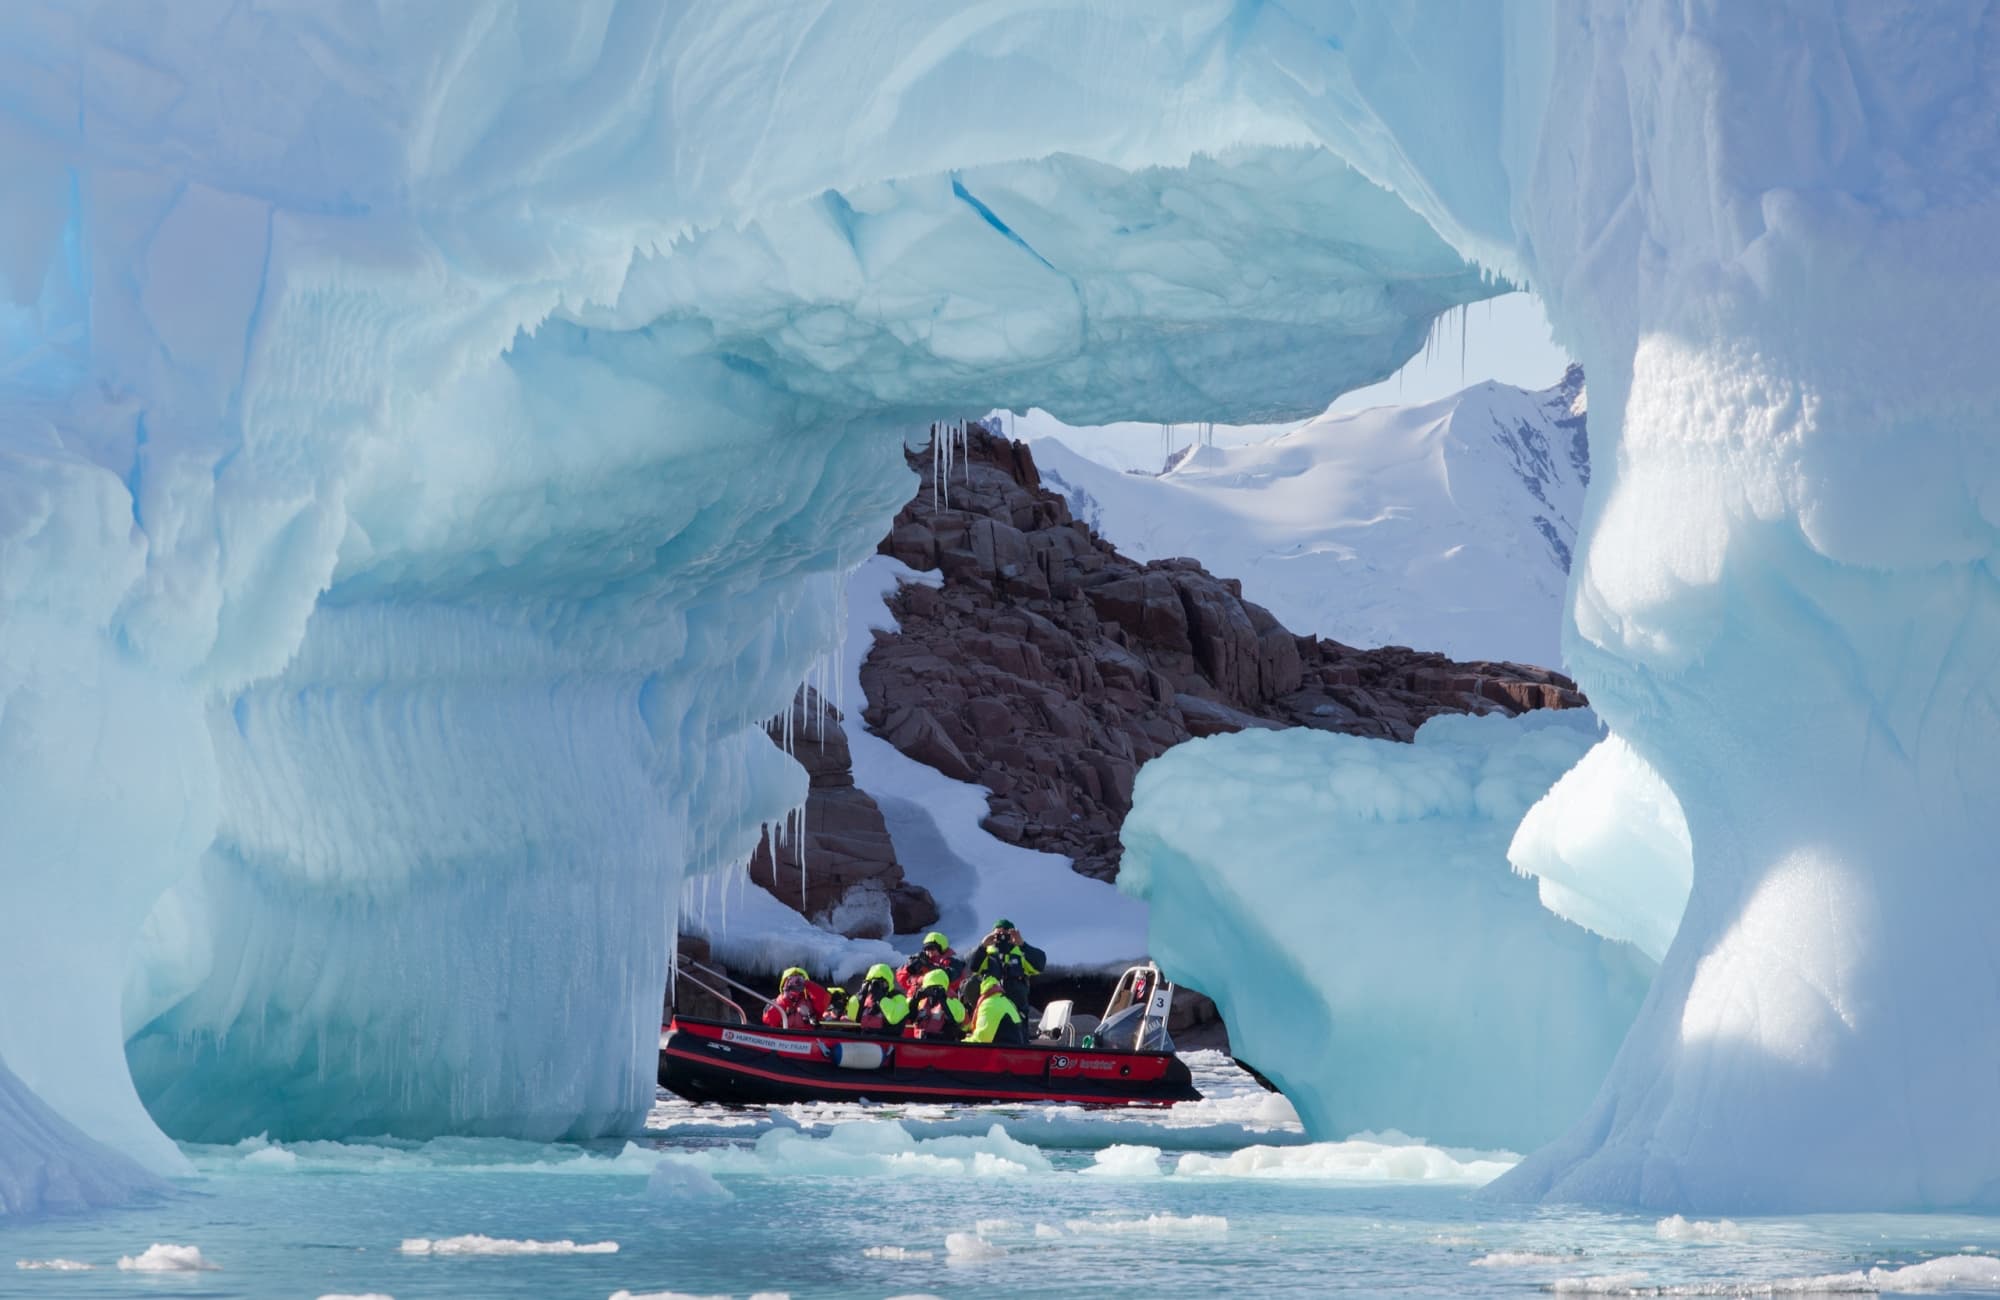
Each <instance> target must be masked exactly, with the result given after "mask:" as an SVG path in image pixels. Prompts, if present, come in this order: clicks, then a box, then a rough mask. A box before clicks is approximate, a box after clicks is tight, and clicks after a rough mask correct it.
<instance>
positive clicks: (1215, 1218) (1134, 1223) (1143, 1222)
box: [1069, 1214, 1229, 1237]
mask: <svg viewBox="0 0 2000 1300" xmlns="http://www.w3.org/2000/svg"><path fill="white" fill-rule="evenodd" d="M1069 1230H1070V1231H1071V1232H1073V1233H1075V1234H1076V1235H1077V1236H1079V1237H1088V1236H1091V1235H1092V1234H1103V1233H1111V1234H1114V1235H1118V1236H1142V1237H1216V1236H1221V1235H1222V1234H1223V1233H1226V1232H1228V1231H1229V1220H1228V1219H1225V1218H1223V1217H1222V1216H1221V1215H1219V1214H1190V1215H1185V1216H1183V1215H1178V1214H1149V1215H1147V1216H1146V1217H1145V1218H1143V1219H1071V1220H1070V1221H1069Z"/></svg>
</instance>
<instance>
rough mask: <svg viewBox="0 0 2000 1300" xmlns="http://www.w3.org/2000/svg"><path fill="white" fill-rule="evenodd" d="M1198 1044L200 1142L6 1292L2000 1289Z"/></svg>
mask: <svg viewBox="0 0 2000 1300" xmlns="http://www.w3.org/2000/svg"><path fill="white" fill-rule="evenodd" d="M1191 1059H1192V1061H1193V1063H1194V1064H1195V1066H1196V1068H1197V1076H1198V1081H1199V1083H1200V1085H1201V1086H1202V1088H1203V1090H1204V1091H1205V1092H1206V1093H1208V1095H1209V1099H1208V1100H1205V1101H1203V1102H1199V1103H1194V1104H1190V1105H1187V1106H1181V1107H1175V1108H1174V1109H1173V1110H1172V1111H1171V1112H1167V1113H1164V1114H1161V1113H1153V1114H1145V1113H1138V1112H1085V1111H1082V1110H1078V1109H1076V1108H1072V1107H1000V1108H946V1107H902V1108H896V1109H894V1110H873V1111H868V1112H863V1111H861V1110H859V1109H858V1108H855V1107H847V1106H800V1107H784V1108H771V1109H768V1110H767V1109H759V1110H753V1111H727V1110H723V1109H721V1108H717V1107H696V1106H691V1105H688V1104H686V1103H684V1102H681V1101H678V1100H676V1099H672V1098H663V1099H662V1100H661V1102H660V1104H659V1105H658V1106H656V1107H655V1109H654V1112H653V1115H652V1117H651V1119H650V1121H649V1123H648V1128H647V1134H646V1136H645V1138H644V1139H643V1140H640V1141H635V1142H633V1143H631V1144H626V1143H620V1142H612V1143H604V1144H597V1145H593V1146H588V1147H584V1146H541V1145H536V1144H530V1143H513V1142H502V1141H490V1140H462V1141H440V1142H430V1143H423V1144H411V1143H386V1142H385V1143H381V1144H374V1145H370V1144H361V1143H298V1144H291V1145H286V1146H274V1145H270V1144H267V1143H263V1142H255V1141H253V1142H248V1143H243V1144H240V1145H238V1146H234V1147H220V1148H218V1147H190V1148H189V1149H188V1150H189V1153H190V1155H191V1156H192V1157H193V1158H194V1160H195V1163H196V1165H197V1166H198V1168H200V1170H201V1171H202V1175H203V1176H202V1177H201V1178H200V1179H199V1180H195V1181H192V1182H190V1183H188V1184H187V1185H186V1186H185V1187H184V1188H183V1189H182V1190H180V1191H179V1192H177V1193H176V1194H175V1195H173V1196H172V1197H171V1198H169V1199H168V1200H166V1201H165V1202H164V1203H162V1204H159V1205H156V1206H151V1207H147V1208H143V1209H135V1210H128V1211H121V1212H118V1213H115V1214H105V1215H99V1216H94V1217H90V1218H86V1219H68V1220H52V1221H43V1222H40V1223H32V1224H26V1225H18V1224H17V1225H10V1226H6V1227H0V1295H7V1296H51V1297H97V1296H121V1297H129V1296H146V1297H167V1296H175V1297H181V1296H184V1297H222V1296H229V1297H238V1296H242V1297H289V1296H303V1297H308V1298H311V1297H317V1296H325V1295H364V1294H373V1295H385V1296H394V1297H397V1298H398V1300H416V1298H417V1297H441V1296H453V1297H465V1296H479V1297H488V1296H490V1297H529V1296H533V1297H568V1296H579V1297H594V1298H597V1300H602V1298H604V1297H609V1296H612V1295H614V1294H616V1293H618V1292H621V1291H624V1292H630V1293H632V1294H633V1295H634V1296H635V1297H636V1296H644V1295H649V1294H662V1293H679V1294H683V1295H729V1296H738V1297H740V1296H747V1295H751V1294H754V1293H759V1292H761V1293H766V1294H772V1293H784V1294H789V1295H791V1296H793V1297H798V1298H800V1300H804V1298H806V1297H850V1296H851V1297H867V1298H868V1300H883V1297H888V1296H906V1295H913V1294H930V1295H940V1296H962V1295H985V1294H992V1293H995V1292H999V1293H1004V1294H1006V1295H1008V1296H1021V1297H1030V1296H1070V1295H1078V1294H1090V1295H1092V1296H1126V1295H1132V1296H1141V1295H1143V1296H1156V1295H1159V1294H1160V1293H1163V1292H1168V1293H1174V1294H1179V1295H1188V1296H1207V1295H1219V1294H1229V1295H1232V1296H1266V1295H1273V1296H1275V1295H1305V1296H1309V1295H1320V1294H1326V1293H1329V1292H1335V1291H1345V1292H1353V1293H1363V1294H1399V1295H1454V1296H1456V1295H1471V1294H1511V1295H1535V1294H1539V1293H1544V1292H1551V1291H1554V1292H1565V1291H1571V1290H1578V1291H1596V1292H1600V1293H1612V1294H1661V1293H1663V1290H1662V1289H1665V1290H1664V1293H1666V1294H1769V1293H1771V1292H1772V1291H1780V1292H1787V1291H1788V1292H1794V1293H1813V1292H1817V1293H1822V1294H1852V1293H1866V1292H1870V1291H1881V1290H1914V1291H1924V1292H1928V1293H1931V1294H1939V1293H1945V1294H1951V1293H1959V1292H1975V1291H1983V1292H1986V1293H1996V1292H2000V1260H1995V1259H1992V1258H1988V1255H1989V1254H1990V1253H1992V1252H1996V1251H2000V1219H1988V1218H1965V1217H1944V1216H1928V1217H1926V1216H1902V1217H1896V1216H1877V1217H1867V1218H1858V1217H1857V1218H1807V1219H1788V1220H1742V1221H1740V1222H1736V1223H1727V1222H1695V1223H1687V1222H1683V1221H1680V1220H1672V1219H1670V1220H1664V1221H1662V1220H1659V1219H1657V1218H1654V1217H1641V1216H1632V1215H1611V1214H1599V1213H1592V1212H1585V1211H1578V1210H1571V1209H1559V1210H1550V1209H1539V1208H1526V1207H1510V1206H1496V1205H1490V1204H1487V1203H1485V1202H1483V1201H1479V1200H1476V1199H1474V1198H1473V1197H1472V1195H1471V1193H1472V1191H1473V1190H1474V1189H1475V1188H1476V1187H1477V1186H1478V1185H1479V1184H1480V1183H1482V1182H1484V1181H1485V1180H1487V1179H1489V1178H1491V1177H1492V1176H1494V1174H1496V1173H1498V1172H1499V1171H1500V1170H1501V1169H1502V1168H1504V1167H1505V1165H1506V1162H1507V1161H1508V1160H1509V1159H1511V1157H1508V1156H1505V1155H1504V1154H1492V1153H1479V1152H1445V1151H1437V1150H1432V1149H1430V1148H1426V1147H1423V1146H1420V1145H1416V1144H1411V1143H1408V1142H1407V1141H1404V1140H1401V1139H1396V1138H1394V1137H1393V1136H1392V1137H1390V1138H1388V1139H1385V1140H1383V1141H1379V1142H1378V1141H1370V1140H1358V1141H1350V1142H1345V1143H1332V1144H1320V1145H1308V1144H1306V1143H1305V1140H1304V1137H1303V1135H1302V1134H1301V1133H1300V1132H1299V1129H1298V1124H1297V1121H1296V1119H1294V1118H1293V1117H1292V1115H1291V1111H1290V1107H1288V1106H1287V1105H1285V1103H1284V1102H1283V1100H1282V1099H1280V1098H1277V1097H1274V1096H1271V1095H1269V1094H1266V1093H1264V1092H1262V1091H1261V1090H1260V1089H1258V1088H1257V1087H1256V1085H1255V1084H1254V1083H1253V1082H1251V1081H1250V1080H1249V1079H1248V1078H1247V1076H1244V1075H1242V1074H1241V1073H1240V1072H1237V1071H1236V1070H1235V1069H1234V1067H1232V1066H1230V1065H1229V1063H1228V1062H1227V1060H1226V1059H1225V1058H1222V1057H1220V1056H1216V1055H1214V1054H1212V1053H1201V1054H1196V1055H1195V1056H1194V1057H1193V1058H1191ZM996 1126H997V1127H996ZM156 1245H157V1246H158V1247H160V1249H151V1248H152V1247H154V1246H156ZM121 1260H122V1261H124V1263H125V1264H126V1267H123V1268H121V1267H120V1263H121ZM16 1261H19V1262H20V1264H40V1265H57V1264H59V1263H62V1264H70V1265H89V1266H90V1267H89V1268H88V1269H79V1268H64V1267H38V1268H24V1267H20V1266H19V1265H18V1264H17V1263H16ZM196 1266H206V1267H196Z"/></svg>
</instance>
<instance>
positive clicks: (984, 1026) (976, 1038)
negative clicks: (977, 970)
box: [965, 975, 1028, 1047]
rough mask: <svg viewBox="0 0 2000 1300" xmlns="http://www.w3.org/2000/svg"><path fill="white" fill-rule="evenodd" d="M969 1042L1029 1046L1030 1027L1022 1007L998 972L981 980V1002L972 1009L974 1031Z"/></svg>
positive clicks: (1004, 1045) (968, 1039) (997, 1045)
mask: <svg viewBox="0 0 2000 1300" xmlns="http://www.w3.org/2000/svg"><path fill="white" fill-rule="evenodd" d="M965 1041H966V1042H968V1043H992V1044H993V1045H995V1046H996V1047H1025V1046H1027V1043H1028V1031H1027V1028H1026V1027H1025V1026H1024V1025H1023V1024H1022V1023H1021V1009H1020V1008H1019V1007H1017V1006H1015V1005H1014V999H1012V998H1010V997H1008V996H1007V986H1006V985H1005V984H1003V983H1002V982H1001V981H1000V978H999V977H998V976H997V975H988V976H985V977H984V978H982V979H981V980H980V981H979V1005H978V1006H976V1007H974V1008H973V1009H972V1035H971V1037H969V1038H967V1039H966V1040H965Z"/></svg>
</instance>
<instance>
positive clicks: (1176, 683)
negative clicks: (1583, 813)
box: [779, 426, 1584, 901]
mask: <svg viewBox="0 0 2000 1300" xmlns="http://www.w3.org/2000/svg"><path fill="white" fill-rule="evenodd" d="M910 462H911V466H912V468H914V469H915V470H917V471H918V473H919V474H920V475H921V476H922V478H923V483H922V485H921V486H920V488H919V489H918V492H917V494H916V496H915V498H914V499H912V500H911V502H910V503H909V504H908V505H907V506H905V507H904V509H903V511H902V512H901V513H900V514H899V515H898V516H897V517H896V521H895V524H894V527H893V528H892V530H891V532H890V534H889V536H888V538H887V539H886V540H884V542H883V543H882V546H881V549H882V550H883V551H884V552H886V553H888V554H890V555H893V556H895V557H896V558H898V559H900V560H902V561H903V562H904V563H906V564H909V565H910V566H911V567H913V568H917V569H935V570H940V571H941V572H942V573H943V575H944V583H943V585H942V587H941V588H931V587H926V586H918V585H910V586H906V587H904V588H903V589H902V590H901V592H900V593H899V594H898V596H897V597H896V599H895V613H896V616H897V619H898V621H899V622H900V624H901V631H900V633H899V634H895V635H888V634H882V633H878V634H877V639H876V643H875V648H874V650H873V651H872V652H871V653H870V655H869V656H868V659H867V661H866V662H865V663H864V664H863V665H862V669H861V682H862V686H863V688H864V689H865V691H866V693H867V697H868V703H867V706H866V708H865V709H864V710H863V714H862V716H863V718H864V720H865V721H866V722H867V724H868V725H869V727H870V728H871V729H872V730H874V731H876V732H877V733H879V734H880V735H882V736H884V737H885V738H887V739H888V740H889V741H890V743H892V744H894V745H895V746H896V747H897V748H898V749H900V750H902V751H903V752H904V753H906V754H908V755H910V756H911V757H912V758H915V759H917V760H918V761H920V762H923V763H927V764H929V765H930V766H932V767H935V768H937V769H938V770H939V771H942V772H944V773H946V774H947V775H949V776H953V777H956V778H958V779H960V780H968V781H977V782H979V783H980V784H982V785H984V786H986V788H987V789H988V790H989V791H991V797H990V800H989V809H990V812H989V815H988V816H987V818H986V822H985V825H986V827H987V829H988V830H990V831H992V832H993V833H994V834H995V835H998V836H999V837H1001V838H1003V839H1006V840H1009V841H1012V842H1015V843H1019V844H1024V845H1027V846H1029V847H1032V848H1037V849H1045V850H1048V851H1051V852H1056V853H1062V854H1065V855H1067V856H1068V857H1070V858H1071V859H1072V860H1073V861H1074V863H1075V865H1076V869H1077V870H1078V871H1081V872H1083V873H1084V874H1086V875H1090V876H1096V877H1098V878H1101V879H1109V878H1111V877H1113V876H1115V875H1116V873H1117V868H1118V856H1119V844H1118V829H1119V826H1120V824H1121V823H1122V821H1123V820H1124V816H1125V813H1126V812H1127V810H1129V808H1130V807H1131V800H1132V781H1133V778H1134V777H1135V776H1136V775H1137V773H1138V770H1139V767H1140V765H1141V764H1143V763H1145V762H1146V761H1147V760H1149V759H1151V758H1154V757H1156V756H1157V755H1159V754H1161V753H1163V752H1165V751H1166V750H1167V749H1168V748H1170V747H1172V746H1173V745H1176V744H1178V743H1180V742H1181V741H1183V740H1187V739H1189V738H1191V737H1195V736H1209V735H1216V734H1218V733H1221V732H1229V731H1239V730H1242V729H1244V728H1247V727H1294V726H1299V727H1315V728H1318V729H1320V730H1325V731H1338V732H1347V733H1351V734H1355V735H1365V736H1377V737H1381V738H1384V739H1390V740H1403V741H1407V740H1410V739H1412V738H1413V737H1414V736H1415V734H1416V729H1417V728H1418V727H1419V726H1420V725H1422V723H1423V722H1424V721H1425V720H1426V719H1428V718H1430V717H1432V716H1434V715H1436V714H1438V713H1444V712H1468V713H1486V712H1491V711H1495V710H1499V711H1502V712H1506V713H1518V712H1522V711H1524V710H1527V709H1533V708H1571V707H1576V706H1579V705H1582V704H1583V703H1584V699H1583V697H1582V696H1581V695H1580V694H1578V693H1577V690H1576V687H1575V683H1573V682H1571V681H1570V680H1569V679H1568V678H1567V677H1564V676H1563V675H1561V674H1560V673H1555V672H1551V671H1548V670H1546V669H1542V668H1534V667H1530V666H1527V665H1523V664H1514V663H1457V662H1453V661H1452V660H1449V659H1446V658H1445V657H1444V656H1443V655H1439V654H1431V653H1425V652H1421V651H1416V650H1411V649H1408V648H1406V647H1402V646H1387V647H1383V648H1380V649H1374V650H1358V649H1355V648H1353V647H1351V646H1345V645H1341V644H1340V643H1338V642H1334V641H1326V640H1321V639H1319V638H1317V637H1312V636H1295V635H1293V634H1292V633H1291V632H1290V631H1288V630H1287V629H1286V628H1285V627H1283V626H1282V625H1281V624H1280V623H1279V622H1278V620H1277V619H1276V618H1274V617H1273V616H1272V615H1271V613H1270V612H1269V611H1267V610H1265V609H1264V608H1262V607H1261V606H1258V605H1255V604H1252V603H1251V602H1249V601H1246V600H1244V599H1243V592H1242V587H1241V585H1240V584H1239V583H1237V582H1235V581H1234V580H1231V579H1228V578H1218V577H1215V576H1213V575H1211V574H1210V573H1208V572H1207V571H1206V570H1204V569H1203V568H1202V567H1201V565H1200V564H1198V563H1197V562H1195V561H1194V560H1190V559H1168V560H1155V561H1152V562H1149V563H1146V564H1139V563H1136V562H1134V561H1132V560H1129V559H1127V558H1125V557H1124V556H1122V555H1120V554H1119V553H1118V552H1117V551H1116V550H1114V549H1113V548H1112V547H1111V545H1110V544H1109V543H1107V542H1105V541H1104V540H1103V539H1101V538H1100V537H1098V536H1097V535H1096V534H1095V533H1093V532H1091V531H1090V529H1089V528H1088V527H1086V526H1085V525H1084V524H1082V523H1080V522H1078V521H1076V520H1074V519H1072V518H1071V517H1070V512H1069V508H1068V505H1067V504H1066V503H1065V502H1064V500H1063V498H1062V497H1060V496H1058V495H1057V494H1055V493H1053V492H1050V491H1047V490H1045V489H1043V487H1042V486H1041V480H1040V477H1039V475H1038V474H1037V473H1036V470H1035V463H1034V458H1033V456H1032V455H1031V454H1030V452H1029V450H1028V448H1027V447H1026V446H1024V445H1022V444H1019V443H1014V442H1011V441H1008V440H1007V439H1004V438H999V437H995V436H993V435H991V434H989V433H988V432H986V431H985V430H984V429H982V428H979V427H978V426H974V427H973V429H972V430H971V433H970V435H969V437H968V440H967V445H966V446H965V447H964V448H963V449H962V451H961V453H960V455H959V457H958V459H957V462H956V463H955V464H954V465H953V467H952V470H951V475H950V482H949V483H948V484H947V485H944V486H945V487H948V489H949V502H948V504H947V502H946V493H945V491H944V490H942V488H941V487H940V485H938V484H936V483H935V482H934V478H933V475H934V473H935V468H934V464H933V460H932V457H931V456H930V454H929V453H928V451H926V452H924V453H921V454H917V455H913V456H912V457H911V458H910ZM816 779H817V778H816ZM808 817H809V820H810V813H809V814H808ZM809 851H810V848H809ZM819 861H820V860H819V858H818V857H817V856H816V855H815V856H814V858H813V868H814V872H815V874H816V873H817V872H818V871H820V870H821V868H820V866H819ZM779 896H780V897H783V896H784V895H783V893H782V892H780V894H779ZM788 901H789V900H788Z"/></svg>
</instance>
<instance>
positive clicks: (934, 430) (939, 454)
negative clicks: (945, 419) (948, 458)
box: [931, 420, 944, 511]
mask: <svg viewBox="0 0 2000 1300" xmlns="http://www.w3.org/2000/svg"><path fill="white" fill-rule="evenodd" d="M943 456H944V451H943V449H942V448H940V447H939V446H938V427H937V421H935V420H933V421H931V509H932V510H933V511H935V510H936V509H937V508H938V466H939V465H940V464H941V463H942V458H943Z"/></svg>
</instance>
